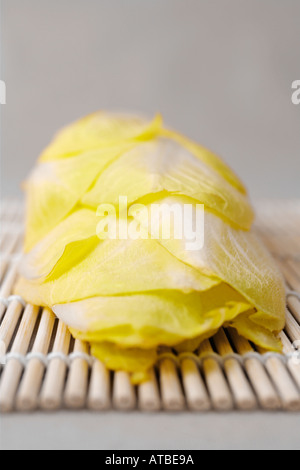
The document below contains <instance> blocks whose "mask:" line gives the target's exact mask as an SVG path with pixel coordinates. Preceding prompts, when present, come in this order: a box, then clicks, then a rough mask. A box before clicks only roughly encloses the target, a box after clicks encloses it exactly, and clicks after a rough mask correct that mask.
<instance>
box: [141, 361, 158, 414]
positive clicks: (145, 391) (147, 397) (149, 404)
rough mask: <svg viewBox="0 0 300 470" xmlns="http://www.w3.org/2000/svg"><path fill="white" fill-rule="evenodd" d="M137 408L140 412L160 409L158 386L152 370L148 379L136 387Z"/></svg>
mask: <svg viewBox="0 0 300 470" xmlns="http://www.w3.org/2000/svg"><path fill="white" fill-rule="evenodd" d="M138 406H139V409H140V410H142V411H158V410H160V409H161V401H160V395H159V389H158V384H157V380H156V376H155V372H154V370H152V371H151V373H150V379H149V380H148V381H147V382H144V383H142V384H140V385H139V386H138Z"/></svg>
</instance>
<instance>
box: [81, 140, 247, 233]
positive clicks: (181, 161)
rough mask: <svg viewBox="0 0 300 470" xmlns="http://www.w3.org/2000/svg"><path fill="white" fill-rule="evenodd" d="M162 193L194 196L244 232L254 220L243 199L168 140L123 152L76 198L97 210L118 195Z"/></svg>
mask: <svg viewBox="0 0 300 470" xmlns="http://www.w3.org/2000/svg"><path fill="white" fill-rule="evenodd" d="M164 191H165V192H168V193H176V194H182V195H187V196H190V197H193V198H194V199H195V200H197V201H199V202H201V203H203V204H205V205H206V206H207V207H208V208H210V209H212V210H214V211H216V212H217V213H218V214H219V215H221V216H223V217H225V218H226V219H227V220H228V221H230V222H231V223H233V224H234V225H235V226H237V227H239V228H242V229H245V230H248V229H249V228H250V227H251V224H252V222H253V217H254V215H253V211H252V208H251V205H250V203H249V201H248V199H247V197H246V196H245V195H244V194H242V193H241V192H240V191H238V190H237V189H236V188H234V187H233V186H232V185H231V184H230V183H228V182H227V181H226V180H225V179H224V178H222V176H220V175H219V174H218V173H217V172H216V171H215V170H214V169H212V168H211V167H209V166H208V165H206V164H205V163H203V162H202V161H200V160H199V159H197V158H196V157H195V156H193V155H192V154H191V153H190V152H189V151H188V150H186V149H184V148H183V147H182V146H180V145H179V144H178V143H176V142H174V141H172V140H170V139H153V140H152V141H150V142H146V143H143V144H141V145H139V146H137V147H136V148H133V149H132V150H130V151H129V152H126V153H125V154H123V155H122V156H121V157H120V158H118V160H116V161H115V162H114V163H112V164H111V165H110V166H109V167H108V168H107V169H106V170H105V171H103V172H102V173H101V175H100V176H99V178H98V180H97V182H96V183H95V185H94V186H93V187H92V188H91V190H90V191H88V192H87V193H85V194H84V195H83V196H82V199H81V200H82V202H83V203H84V204H87V205H89V206H91V207H95V208H96V207H98V205H99V204H101V203H110V204H114V205H118V203H119V196H120V195H124V196H126V197H127V198H128V203H129V204H132V203H133V202H135V201H138V200H139V199H141V198H143V197H145V196H148V197H149V195H151V194H154V195H155V194H159V193H162V192H164Z"/></svg>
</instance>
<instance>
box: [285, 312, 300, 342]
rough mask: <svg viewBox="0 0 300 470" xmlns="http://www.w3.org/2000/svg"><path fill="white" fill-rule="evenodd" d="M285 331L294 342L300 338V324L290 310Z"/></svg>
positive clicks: (287, 314)
mask: <svg viewBox="0 0 300 470" xmlns="http://www.w3.org/2000/svg"><path fill="white" fill-rule="evenodd" d="M285 331H286V332H287V334H288V336H289V337H290V339H291V340H292V342H293V341H299V340H300V325H299V323H297V321H296V320H295V318H294V317H293V315H292V314H291V313H290V312H289V311H288V310H287V311H286V324H285Z"/></svg>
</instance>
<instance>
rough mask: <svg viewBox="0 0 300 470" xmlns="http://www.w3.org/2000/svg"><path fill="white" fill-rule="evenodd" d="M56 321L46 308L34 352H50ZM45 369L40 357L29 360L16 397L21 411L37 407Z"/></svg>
mask: <svg viewBox="0 0 300 470" xmlns="http://www.w3.org/2000/svg"><path fill="white" fill-rule="evenodd" d="M54 322H55V316H54V314H53V313H52V312H51V311H50V310H49V309H46V308H45V309H44V310H43V312H42V317H41V321H40V324H39V328H38V331H37V335H36V338H35V341H34V345H33V348H32V353H33V354H36V353H37V354H42V355H46V354H47V353H48V349H49V345H50V340H51V336H52V331H53V327H54ZM44 371H45V365H44V364H43V363H42V362H41V361H40V360H39V359H38V358H33V359H31V360H30V361H29V362H28V364H27V367H26V369H25V372H24V376H23V379H22V381H21V385H20V388H19V391H18V394H17V398H16V408H17V409H18V410H19V411H30V410H34V409H35V408H37V406H38V395H39V391H40V388H41V385H42V380H43V375H44Z"/></svg>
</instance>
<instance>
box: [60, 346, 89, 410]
mask: <svg viewBox="0 0 300 470" xmlns="http://www.w3.org/2000/svg"><path fill="white" fill-rule="evenodd" d="M74 352H75V353H83V354H87V355H88V353H89V348H88V345H87V344H86V343H83V342H82V341H79V340H76V341H75V346H74ZM88 376H89V364H88V363H87V361H86V360H84V359H81V358H78V359H75V360H74V361H73V362H72V364H71V367H70V370H69V376H68V380H67V385H66V390H65V397H64V402H65V405H66V406H67V408H83V407H84V405H85V403H86V396H87V390H88Z"/></svg>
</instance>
